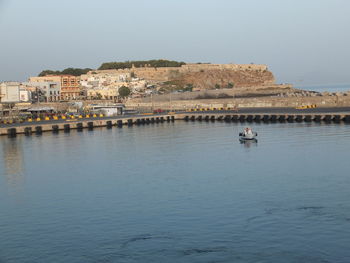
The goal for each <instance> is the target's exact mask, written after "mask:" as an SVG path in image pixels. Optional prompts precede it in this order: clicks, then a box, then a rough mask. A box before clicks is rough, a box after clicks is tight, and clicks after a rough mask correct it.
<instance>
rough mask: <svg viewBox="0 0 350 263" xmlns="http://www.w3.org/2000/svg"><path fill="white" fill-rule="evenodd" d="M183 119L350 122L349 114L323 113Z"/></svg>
mask: <svg viewBox="0 0 350 263" xmlns="http://www.w3.org/2000/svg"><path fill="white" fill-rule="evenodd" d="M184 120H185V121H207V122H208V121H225V122H265V123H269V122H271V123H274V122H281V123H282V122H289V123H293V122H326V123H331V122H334V123H341V122H345V123H350V115H339V114H334V115H330V114H323V115H288V114H283V115H281V114H278V115H277V114H264V115H260V114H258V115H254V114H239V115H238V114H235V115H199V114H193V115H186V116H184Z"/></svg>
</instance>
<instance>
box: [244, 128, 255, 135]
mask: <svg viewBox="0 0 350 263" xmlns="http://www.w3.org/2000/svg"><path fill="white" fill-rule="evenodd" d="M252 134H253V132H252V129H251V128H245V130H244V135H252Z"/></svg>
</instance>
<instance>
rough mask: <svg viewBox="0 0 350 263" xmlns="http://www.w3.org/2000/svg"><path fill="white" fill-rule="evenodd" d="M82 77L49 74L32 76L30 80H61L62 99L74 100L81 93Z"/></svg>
mask: <svg viewBox="0 0 350 263" xmlns="http://www.w3.org/2000/svg"><path fill="white" fill-rule="evenodd" d="M79 80H80V78H79V77H77V76H73V75H48V76H43V77H30V78H29V82H59V83H60V84H61V91H60V92H61V96H60V98H61V99H62V100H74V99H77V98H78V97H79V94H80V84H79Z"/></svg>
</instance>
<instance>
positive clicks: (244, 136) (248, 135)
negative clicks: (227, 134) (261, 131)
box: [239, 128, 258, 141]
mask: <svg viewBox="0 0 350 263" xmlns="http://www.w3.org/2000/svg"><path fill="white" fill-rule="evenodd" d="M257 136H258V133H257V132H253V131H252V129H251V128H245V129H244V130H243V132H240V133H239V139H240V140H242V141H247V140H256V137H257Z"/></svg>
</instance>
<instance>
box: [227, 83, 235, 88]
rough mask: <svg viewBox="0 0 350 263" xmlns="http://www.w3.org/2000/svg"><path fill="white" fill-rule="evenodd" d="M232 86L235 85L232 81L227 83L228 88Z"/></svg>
mask: <svg viewBox="0 0 350 263" xmlns="http://www.w3.org/2000/svg"><path fill="white" fill-rule="evenodd" d="M234 86H235V84H233V83H232V82H229V83H227V88H228V89H233V87H234Z"/></svg>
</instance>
